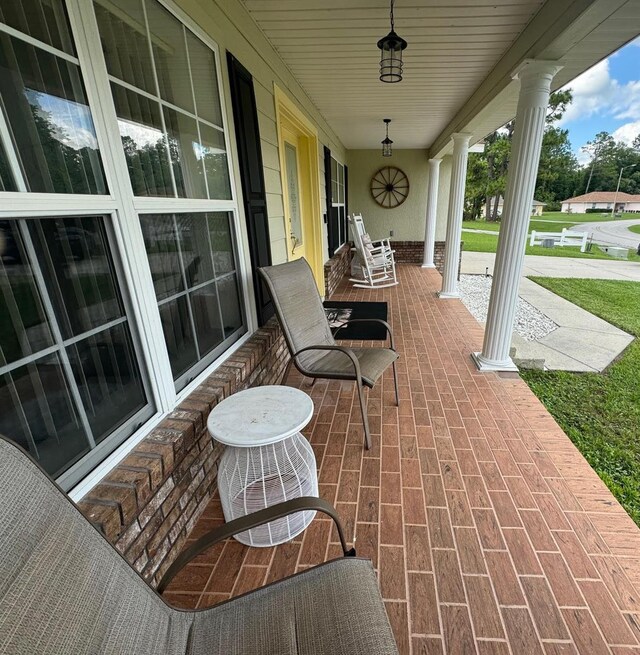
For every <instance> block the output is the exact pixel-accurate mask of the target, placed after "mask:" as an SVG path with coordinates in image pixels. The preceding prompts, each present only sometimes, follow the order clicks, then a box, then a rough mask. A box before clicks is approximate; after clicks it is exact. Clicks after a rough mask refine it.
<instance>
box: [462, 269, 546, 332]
mask: <svg viewBox="0 0 640 655" xmlns="http://www.w3.org/2000/svg"><path fill="white" fill-rule="evenodd" d="M492 280H493V278H491V277H485V276H484V275H461V276H460V282H459V285H458V288H459V290H460V295H461V296H462V302H463V303H464V304H465V305H466V307H467V309H468V310H469V311H470V312H471V313H472V314H473V316H474V317H475V318H476V319H477V320H478V321H480V323H483V324H484V323H486V321H487V309H488V307H489V295H490V293H491V282H492ZM557 327H558V326H557V324H556V323H554V322H553V321H552V320H551V319H550V318H549V317H548V316H545V315H544V314H543V313H542V312H541V311H540V310H538V309H536V308H535V307H534V306H533V305H531V304H530V303H528V302H527V301H526V300H523V299H522V298H518V305H517V307H516V322H515V326H514V329H515V331H516V333H517V334H519V335H520V336H521V337H522V338H523V339H525V340H526V341H538V340H539V339H542V338H543V337H546V336H547V334H549V333H550V332H553V331H554V330H555V329H556V328H557Z"/></svg>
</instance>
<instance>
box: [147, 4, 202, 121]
mask: <svg viewBox="0 0 640 655" xmlns="http://www.w3.org/2000/svg"><path fill="white" fill-rule="evenodd" d="M145 4H146V8H147V20H148V21H149V32H150V33H151V43H152V44H153V59H154V62H155V65H156V73H157V75H158V85H159V87H160V97H161V98H162V99H163V100H167V101H168V102H170V103H172V104H174V105H177V106H178V107H182V108H183V109H186V110H187V111H190V112H193V110H194V107H193V93H192V91H191V80H190V78H189V64H188V62H187V48H186V44H185V41H184V31H183V27H182V24H181V23H180V21H179V20H178V19H177V18H175V17H174V16H173V15H172V14H171V13H169V12H168V11H167V10H166V9H165V8H164V7H162V5H160V3H159V2H156V0H146V2H145Z"/></svg>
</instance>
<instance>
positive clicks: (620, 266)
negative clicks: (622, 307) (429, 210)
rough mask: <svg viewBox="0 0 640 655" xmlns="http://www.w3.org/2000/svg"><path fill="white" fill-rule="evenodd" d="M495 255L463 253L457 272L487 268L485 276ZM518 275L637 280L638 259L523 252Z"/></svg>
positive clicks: (481, 271)
mask: <svg viewBox="0 0 640 655" xmlns="http://www.w3.org/2000/svg"><path fill="white" fill-rule="evenodd" d="M638 236H640V235H638ZM495 258H496V254H495V253H493V252H463V253H462V269H461V272H462V273H469V274H471V275H478V274H481V273H484V272H485V269H487V268H488V269H489V275H493V265H494V262H495ZM522 275H523V276H525V277H526V276H529V275H539V276H542V277H577V278H591V279H596V280H633V281H635V282H640V262H630V261H619V260H609V259H579V258H575V257H545V256H543V255H526V256H525V258H524V269H523V271H522Z"/></svg>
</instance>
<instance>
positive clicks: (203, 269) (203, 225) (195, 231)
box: [176, 214, 213, 288]
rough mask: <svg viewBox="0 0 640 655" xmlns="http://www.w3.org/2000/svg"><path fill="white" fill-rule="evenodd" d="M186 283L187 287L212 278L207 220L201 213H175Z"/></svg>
mask: <svg viewBox="0 0 640 655" xmlns="http://www.w3.org/2000/svg"><path fill="white" fill-rule="evenodd" d="M176 223H177V225H178V234H180V248H181V251H182V261H183V264H184V273H185V278H186V284H187V286H188V287H189V288H191V287H195V286H197V285H199V284H202V283H203V282H206V281H208V280H212V279H213V261H212V252H211V247H210V245H209V234H208V230H207V221H206V220H205V218H204V217H203V216H202V214H176Z"/></svg>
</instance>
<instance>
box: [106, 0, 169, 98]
mask: <svg viewBox="0 0 640 655" xmlns="http://www.w3.org/2000/svg"><path fill="white" fill-rule="evenodd" d="M95 10H96V19H97V21H98V29H99V30H100V41H101V44H102V51H103V52H104V58H105V61H106V63H107V70H108V71H109V74H110V75H113V76H114V77H117V78H118V79H120V80H123V81H124V82H128V83H129V84H133V86H137V87H138V88H139V89H142V90H144V91H147V92H148V93H153V94H154V95H155V94H156V93H157V91H156V83H155V80H154V78H153V65H152V63H151V51H150V49H149V40H148V39H147V28H146V26H145V22H144V13H143V11H142V3H141V1H140V0H97V1H96V3H95Z"/></svg>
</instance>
